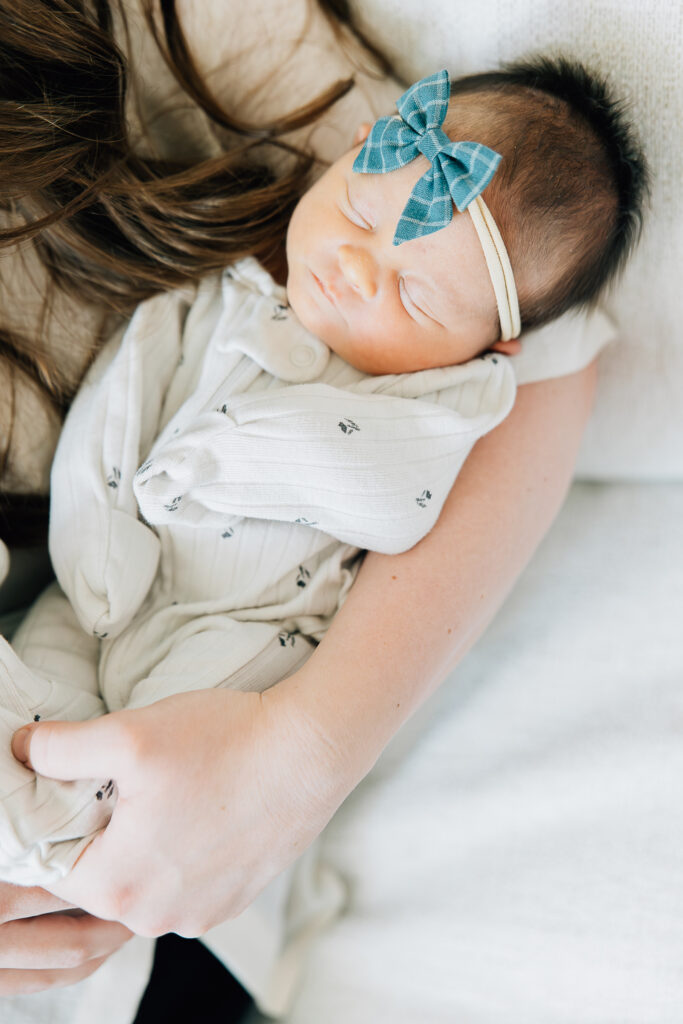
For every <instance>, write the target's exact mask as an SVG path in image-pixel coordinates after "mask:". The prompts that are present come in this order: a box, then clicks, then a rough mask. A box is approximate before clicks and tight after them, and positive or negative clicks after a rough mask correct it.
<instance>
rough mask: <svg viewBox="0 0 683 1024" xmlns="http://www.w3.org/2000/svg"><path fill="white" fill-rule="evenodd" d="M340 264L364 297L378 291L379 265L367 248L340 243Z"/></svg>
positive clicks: (343, 271) (368, 296)
mask: <svg viewBox="0 0 683 1024" xmlns="http://www.w3.org/2000/svg"><path fill="white" fill-rule="evenodd" d="M339 266H340V267H341V272H342V274H343V275H344V277H345V278H346V280H347V282H348V283H349V284H350V285H351V287H352V288H353V289H354V290H355V291H357V292H360V294H361V295H362V296H363V298H364V299H371V298H373V296H374V295H375V294H376V292H377V281H376V277H377V267H376V265H375V261H374V260H373V258H372V256H371V255H370V253H369V252H367V250H365V249H359V248H357V247H356V246H355V245H340V246H339Z"/></svg>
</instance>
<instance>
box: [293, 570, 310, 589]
mask: <svg viewBox="0 0 683 1024" xmlns="http://www.w3.org/2000/svg"><path fill="white" fill-rule="evenodd" d="M310 578H311V574H310V572H309V571H308V569H304V567H303V565H300V566H299V571H298V573H297V576H296V585H297V587H305V586H306V584H307V583H308V581H309V580H310Z"/></svg>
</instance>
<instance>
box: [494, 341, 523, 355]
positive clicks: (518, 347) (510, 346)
mask: <svg viewBox="0 0 683 1024" xmlns="http://www.w3.org/2000/svg"><path fill="white" fill-rule="evenodd" d="M491 351H492V352H502V353H503V355H504V356H518V355H519V353H520V352H521V351H522V343H521V341H520V340H519V338H511V339H510V341H497V342H496V344H495V345H491Z"/></svg>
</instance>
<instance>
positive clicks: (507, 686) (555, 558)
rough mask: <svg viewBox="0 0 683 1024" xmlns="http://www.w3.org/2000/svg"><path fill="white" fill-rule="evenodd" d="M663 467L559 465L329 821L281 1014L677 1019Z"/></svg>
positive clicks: (679, 840) (668, 504)
mask: <svg viewBox="0 0 683 1024" xmlns="http://www.w3.org/2000/svg"><path fill="white" fill-rule="evenodd" d="M681 552H683V486H681V485H676V484H671V485H649V486H638V485H590V484H578V485H575V486H574V487H573V489H572V492H571V494H570V497H569V500H568V502H567V504H566V506H565V508H564V510H563V511H562V513H561V515H560V518H559V519H558V521H557V523H556V524H555V526H554V528H553V529H552V531H551V533H550V534H549V536H548V537H547V538H546V540H545V542H544V544H543V546H542V547H541V549H540V551H539V552H538V554H537V556H536V558H535V559H534V560H533V562H532V564H531V565H530V566H529V568H528V569H527V571H526V573H525V574H524V576H523V578H522V580H521V581H520V583H519V585H518V586H517V588H516V589H515V591H514V593H513V594H512V596H511V598H510V599H509V600H508V602H507V604H506V606H505V607H504V609H503V610H502V611H501V613H500V615H499V617H498V619H497V620H496V622H495V623H494V625H493V626H492V627H491V629H490V630H489V632H488V633H487V635H486V637H485V638H484V639H483V640H482V641H481V642H480V643H479V645H478V646H477V647H476V649H475V650H474V651H473V652H472V653H471V654H470V655H469V656H468V658H467V659H466V660H465V662H464V663H463V664H462V666H461V667H460V669H459V670H458V671H457V672H456V673H455V674H454V675H453V677H452V678H451V679H450V680H449V681H448V682H447V683H446V684H445V685H444V687H443V688H442V689H441V691H440V692H439V693H438V695H437V696H436V697H435V699H434V700H433V701H432V702H431V703H430V704H429V706H428V707H426V708H424V709H423V711H422V712H421V713H420V714H419V715H418V716H417V718H416V719H414V720H413V722H412V723H411V724H409V725H408V726H407V728H406V729H405V730H404V731H403V732H402V733H401V734H400V736H399V737H397V739H396V740H395V741H394V742H393V744H392V745H391V746H390V747H389V748H388V750H387V751H386V752H385V754H384V756H383V758H382V759H381V760H380V762H379V764H378V765H377V767H376V769H375V771H374V772H373V773H372V775H371V776H370V778H369V779H368V780H366V782H365V783H364V784H363V785H362V786H361V787H360V788H359V789H358V790H357V791H356V792H355V793H354V794H353V796H352V797H351V798H350V799H349V800H348V801H347V803H346V805H345V806H344V807H343V808H342V810H341V811H340V812H339V814H338V815H337V817H336V819H335V820H334V821H333V823H332V825H331V826H330V827H329V829H328V831H327V834H326V838H325V851H326V855H327V857H328V858H329V859H330V860H332V861H333V862H334V863H335V864H336V865H337V866H338V868H339V869H340V870H341V871H342V872H343V873H344V874H345V875H346V877H347V878H348V879H349V881H350V884H351V890H352V898H351V904H350V907H349V912H348V913H347V915H346V916H345V917H344V918H343V919H342V920H341V921H340V922H339V923H337V924H336V925H335V926H334V928H333V929H332V930H331V931H330V932H329V933H328V934H327V936H326V937H325V938H324V939H323V940H322V941H321V942H320V944H319V945H318V946H317V948H316V949H315V950H314V953H313V959H312V962H311V964H310V968H309V971H308V974H307V982H306V985H305V987H304V990H303V992H302V993H301V995H300V997H299V999H298V1001H297V1003H296V1005H295V1007H294V1010H293V1011H292V1013H291V1015H290V1016H289V1017H288V1018H287V1024H320V1022H321V1021H325V1024H337V1022H339V1024H365V1022H372V1024H383V1022H385V1021H386V1022H387V1024H415V1022H416V1021H420V1022H424V1024H442V1022H443V1024H447V1022H448V1024H453V1022H454V1021H457V1022H458V1024H680V1020H681V1006H682V1005H683V973H682V972H681V966H680V964H681V948H682V947H683V885H682V884H681V882H682V881H683V867H682V865H681V850H682V848H683V808H682V807H681V803H682V801H681V795H680V794H681V782H680V780H681V779H682V778H683V740H682V738H681V728H682V726H683V693H682V690H683V687H682V683H683V641H682V640H681V625H680V623H681V608H682V607H683V560H682V559H681V557H680V556H681Z"/></svg>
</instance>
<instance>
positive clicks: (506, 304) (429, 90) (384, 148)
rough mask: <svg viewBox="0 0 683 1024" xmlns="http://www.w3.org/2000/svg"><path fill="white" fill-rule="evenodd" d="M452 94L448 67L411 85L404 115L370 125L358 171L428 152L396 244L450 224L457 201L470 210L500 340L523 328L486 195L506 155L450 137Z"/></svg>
mask: <svg viewBox="0 0 683 1024" xmlns="http://www.w3.org/2000/svg"><path fill="white" fill-rule="evenodd" d="M450 91H451V83H450V79H449V77H448V72H447V71H445V70H444V71H438V72H437V73H436V74H435V75H430V76H429V77H428V78H422V79H421V80H420V81H419V82H416V83H415V84H414V85H411V87H410V88H409V89H408V90H407V91H406V92H404V94H403V95H402V96H401V97H400V98H399V99H398V100H397V102H396V108H397V110H398V115H396V114H395V115H394V116H393V117H381V118H380V119H379V120H378V121H376V122H375V124H374V125H373V126H372V129H371V131H370V134H369V135H368V137H367V139H366V140H365V143H364V144H363V148H362V149H361V151H360V153H359V154H358V156H357V157H356V159H355V160H354V162H353V170H354V171H356V172H358V173H360V174H385V173H386V172H387V171H394V170H397V169H398V168H399V167H404V166H405V164H408V163H410V162H411V161H413V160H415V159H416V158H417V157H418V156H419V155H420V154H422V155H423V156H425V157H427V159H428V160H429V162H430V164H431V166H430V168H429V170H428V171H427V172H426V173H425V174H423V175H422V177H421V178H420V179H419V180H418V182H417V183H416V185H415V187H414V188H413V191H412V192H411V194H410V197H409V199H408V202H407V203H406V205H405V208H404V210H403V213H402V214H401V217H400V219H399V222H398V225H397V226H396V232H395V234H394V245H400V244H401V243H402V242H407V241H410V240H411V239H413V238H420V237H421V236H422V235H429V234H431V233H432V232H433V231H439V230H440V229H441V228H445V227H446V225H447V224H449V223H450V221H451V219H452V217H453V203H455V205H456V207H457V209H458V210H459V211H460V212H462V211H463V210H469V212H470V216H471V217H472V223H473V225H474V227H475V230H476V232H477V235H478V236H479V240H480V242H481V246H482V249H483V250H484V257H485V259H486V266H487V267H488V271H489V274H490V277H491V283H492V284H493V290H494V293H495V296H496V303H497V305H498V316H499V319H500V327H501V340H502V341H508V340H509V339H510V338H516V337H517V336H518V335H519V333H520V330H521V323H520V316H519V302H518V299H517V289H516V287H515V279H514V276H513V273H512V267H511V265H510V260H509V257H508V254H507V250H506V248H505V244H504V243H503V239H502V237H501V234H500V232H499V230H498V227H497V225H496V223H495V221H494V219H493V217H492V216H491V213H490V212H489V209H488V207H487V206H486V204H485V203H484V200H483V199H482V198H481V192H483V191H484V189H485V188H486V186H487V185H488V184H489V182H490V181H491V178H492V177H493V175H494V174H495V172H496V169H497V167H498V164H499V163H500V161H501V159H502V158H501V156H500V154H499V153H495V152H494V151H493V150H492V149H488V148H487V147H486V146H484V145H482V144H481V143H480V142H451V140H450V139H449V138H448V136H447V135H446V133H445V132H444V131H443V130H442V128H441V125H442V124H443V122H444V119H445V117H446V113H447V111H448V101H449V97H450Z"/></svg>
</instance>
